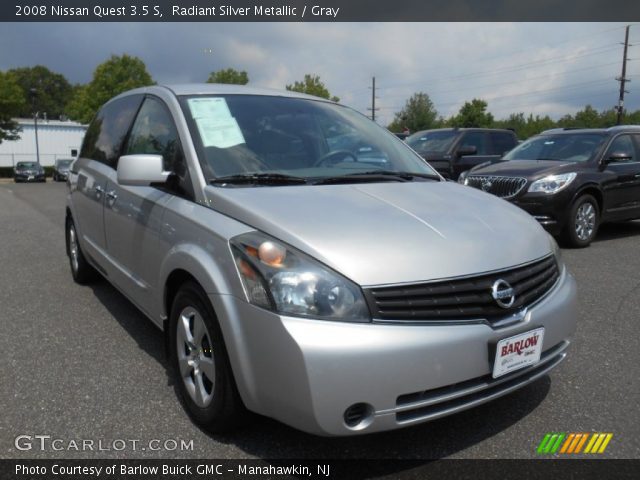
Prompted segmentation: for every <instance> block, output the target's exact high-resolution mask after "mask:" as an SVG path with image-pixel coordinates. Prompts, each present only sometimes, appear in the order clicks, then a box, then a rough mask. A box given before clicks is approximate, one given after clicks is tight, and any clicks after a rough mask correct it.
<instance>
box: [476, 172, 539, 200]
mask: <svg viewBox="0 0 640 480" xmlns="http://www.w3.org/2000/svg"><path fill="white" fill-rule="evenodd" d="M466 184H467V185H469V186H470V187H475V188H478V189H480V190H483V191H485V192H488V193H492V194H493V195H496V196H497V197H500V198H511V197H515V196H516V195H517V194H518V193H520V192H521V191H522V189H523V188H524V186H525V185H526V184H527V179H526V178H522V177H497V176H493V175H469V176H468V177H467V182H466Z"/></svg>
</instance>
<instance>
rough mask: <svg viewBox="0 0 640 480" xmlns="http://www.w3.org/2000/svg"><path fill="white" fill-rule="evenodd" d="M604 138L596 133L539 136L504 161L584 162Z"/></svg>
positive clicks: (512, 151) (596, 149)
mask: <svg viewBox="0 0 640 480" xmlns="http://www.w3.org/2000/svg"><path fill="white" fill-rule="evenodd" d="M604 140H605V136H604V135H602V134H597V133H575V134H567V133H565V134H561V135H541V136H539V137H533V138H530V139H529V140H527V141H526V142H523V143H521V144H520V145H518V146H517V147H516V148H514V149H513V150H511V151H510V152H509V153H507V154H506V155H505V156H504V157H503V159H504V160H559V161H563V162H586V161H587V160H589V159H590V158H592V157H593V156H594V155H595V154H596V153H597V151H598V148H599V147H600V146H601V145H602V143H603V142H604Z"/></svg>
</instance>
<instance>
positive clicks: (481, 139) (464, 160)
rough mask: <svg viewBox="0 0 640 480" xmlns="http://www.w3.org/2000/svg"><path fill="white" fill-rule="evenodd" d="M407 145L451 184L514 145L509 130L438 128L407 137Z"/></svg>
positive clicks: (511, 133)
mask: <svg viewBox="0 0 640 480" xmlns="http://www.w3.org/2000/svg"><path fill="white" fill-rule="evenodd" d="M406 142H407V144H408V145H409V146H410V147H411V148H413V149H414V150H415V151H416V152H417V153H419V154H420V155H422V157H423V158H424V159H425V160H426V161H427V162H429V164H430V165H431V166H432V167H433V168H435V169H436V170H437V171H438V173H440V175H442V176H443V177H445V178H450V179H451V180H456V179H457V178H458V176H459V175H460V174H461V173H462V172H464V171H467V170H469V169H470V168H473V167H475V166H477V165H480V164H482V163H485V162H487V161H488V160H493V161H496V160H498V159H499V158H500V157H502V156H503V155H504V154H505V153H506V152H508V151H509V150H511V149H512V148H513V147H515V146H516V145H517V144H518V138H517V137H516V134H515V133H514V132H513V131H511V130H497V129H490V128H440V129H437V130H423V131H421V132H416V133H414V134H413V135H411V136H409V137H407V139H406Z"/></svg>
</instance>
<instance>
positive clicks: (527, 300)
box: [364, 255, 560, 322]
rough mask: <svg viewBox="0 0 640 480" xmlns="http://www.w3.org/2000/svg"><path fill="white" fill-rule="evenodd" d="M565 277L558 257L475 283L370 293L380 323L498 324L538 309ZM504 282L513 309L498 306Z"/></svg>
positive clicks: (434, 284) (466, 281) (461, 280)
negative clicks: (495, 289)
mask: <svg viewBox="0 0 640 480" xmlns="http://www.w3.org/2000/svg"><path fill="white" fill-rule="evenodd" d="M559 276H560V272H559V270H558V264H557V262H556V259H555V257H554V256H553V255H550V256H547V257H545V258H543V259H541V260H537V261H535V262H533V263H529V264H527V265H523V266H519V267H515V268H511V269H508V270H502V271H499V272H494V273H488V274H485V275H479V276H477V277H471V278H459V279H455V278H454V279H450V280H442V281H435V282H429V283H419V284H412V285H400V286H393V287H371V288H366V289H365V290H364V293H365V297H366V299H367V303H368V304H369V308H370V309H371V313H372V314H373V318H374V321H376V320H382V321H393V322H423V321H424V322H451V321H478V320H487V321H489V322H497V321H499V320H501V319H504V318H505V317H508V316H509V315H513V314H515V313H517V312H518V311H519V310H521V309H522V308H523V307H527V306H529V305H531V304H533V303H535V302H536V301H537V300H538V299H540V298H541V297H542V296H543V295H544V294H545V293H547V292H548V291H549V290H550V289H551V287H553V285H554V284H555V283H556V281H557V280H558V277H559ZM499 279H502V280H504V281H506V282H508V283H509V284H510V285H511V287H512V288H513V289H514V294H515V301H514V302H513V305H512V306H511V307H510V308H503V307H501V306H499V305H498V304H497V302H496V301H495V300H494V298H493V296H492V294H491V288H492V286H493V284H494V283H495V282H496V281H497V280H499Z"/></svg>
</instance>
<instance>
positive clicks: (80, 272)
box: [65, 218, 98, 285]
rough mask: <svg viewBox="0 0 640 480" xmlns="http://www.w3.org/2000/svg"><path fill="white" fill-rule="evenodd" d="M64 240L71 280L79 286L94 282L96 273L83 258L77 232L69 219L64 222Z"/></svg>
mask: <svg viewBox="0 0 640 480" xmlns="http://www.w3.org/2000/svg"><path fill="white" fill-rule="evenodd" d="M65 231H66V240H67V255H68V257H69V266H70V267H71V275H72V276H73V280H74V281H75V282H76V283H79V284H80V285H86V284H88V283H91V282H92V281H94V280H95V279H96V278H97V276H98V272H97V271H96V270H95V268H93V267H92V266H91V265H90V264H89V262H87V259H86V258H85V257H84V254H83V253H82V250H81V249H80V243H79V242H78V232H77V231H76V226H75V225H74V223H73V220H72V219H71V218H67V222H66V228H65Z"/></svg>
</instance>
